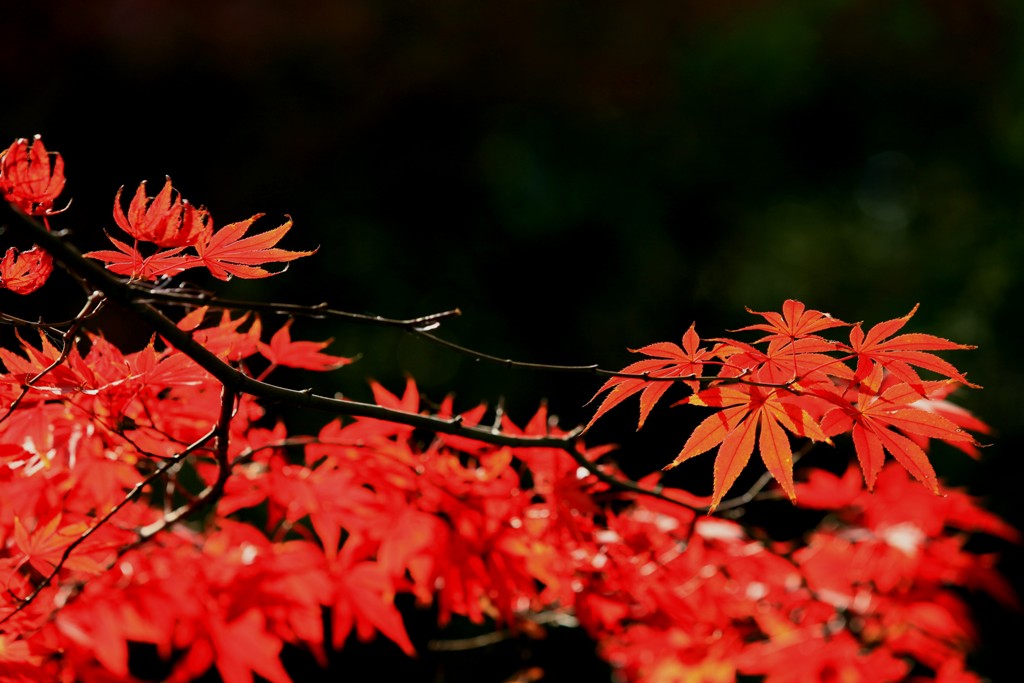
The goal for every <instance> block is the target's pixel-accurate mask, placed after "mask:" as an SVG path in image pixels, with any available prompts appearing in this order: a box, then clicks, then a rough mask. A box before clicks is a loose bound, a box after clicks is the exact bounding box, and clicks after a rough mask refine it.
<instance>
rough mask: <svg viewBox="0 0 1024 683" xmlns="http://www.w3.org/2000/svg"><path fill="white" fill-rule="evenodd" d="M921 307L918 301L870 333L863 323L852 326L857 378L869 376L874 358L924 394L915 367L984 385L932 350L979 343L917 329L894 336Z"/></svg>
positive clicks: (851, 340) (964, 381)
mask: <svg viewBox="0 0 1024 683" xmlns="http://www.w3.org/2000/svg"><path fill="white" fill-rule="evenodd" d="M917 309H918V306H917V305H915V306H914V307H913V308H912V309H911V310H910V312H909V313H907V314H906V315H905V316H902V317H900V318H894V319H892V320H887V321H885V322H881V323H878V324H877V325H875V326H874V327H872V328H871V329H870V330H868V331H867V333H866V334H865V333H864V331H863V330H862V329H861V326H860V323H858V324H856V325H854V326H853V329H851V330H850V346H849V347H848V348H849V349H850V351H852V352H853V353H854V354H855V355H856V358H857V371H856V374H855V376H854V380H857V381H859V380H862V379H863V378H864V377H866V376H867V375H868V374H869V373H870V372H871V371H872V367H873V364H872V361H874V363H878V364H880V365H882V366H883V367H884V368H885V369H886V370H888V371H889V372H891V373H893V374H894V375H896V376H897V377H899V378H900V379H901V380H903V381H904V382H906V383H907V384H909V385H910V386H912V387H914V389H915V390H917V392H918V393H919V394H922V395H923V394H924V384H923V383H922V381H921V378H920V377H919V376H918V374H917V372H916V371H915V370H914V367H919V368H923V369H925V370H930V371H932V372H934V373H936V374H939V375H942V376H944V377H948V378H950V379H954V380H956V381H957V382H959V383H961V384H963V385H965V386H968V387H972V388H974V389H978V388H980V387H979V386H978V385H977V384H972V383H971V382H969V381H967V377H965V376H964V375H963V374H961V372H960V371H959V370H957V369H956V368H955V367H954V366H953V365H952V364H951V363H950V362H949V361H946V360H943V359H942V358H939V357H938V356H936V355H935V354H934V353H929V352H930V351H955V350H960V349H973V348H975V347H973V346H969V345H966V344H957V343H956V342H951V341H949V340H948V339H943V338H942V337H936V336H934V335H930V334H921V333H916V332H915V333H908V334H901V335H897V336H895V337H893V336H892V335H894V334H896V333H897V332H898V331H900V330H901V329H903V326H904V325H906V324H907V321H909V320H910V318H911V317H913V315H914V313H916V312H917Z"/></svg>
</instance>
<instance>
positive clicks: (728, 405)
mask: <svg viewBox="0 0 1024 683" xmlns="http://www.w3.org/2000/svg"><path fill="white" fill-rule="evenodd" d="M798 398H799V397H797V396H796V395H795V394H793V393H792V392H790V391H787V390H785V389H781V388H771V389H769V388H764V387H759V386H752V385H738V384H734V385H725V386H717V387H711V388H710V389H705V390H704V391H701V392H698V393H696V394H694V395H693V396H689V397H687V398H685V399H683V400H682V401H680V403H686V404H689V405H699V406H709V407H714V408H723V410H721V411H719V412H717V413H715V414H713V415H711V416H709V417H707V418H705V419H704V421H703V422H701V423H700V425H698V426H697V428H696V429H695V430H694V431H693V433H692V434H691V435H690V438H689V439H687V441H686V444H685V445H684V446H683V450H682V451H681V452H680V453H679V455H678V456H676V458H675V460H673V461H672V462H671V463H670V464H669V465H668V466H667V467H666V469H671V468H673V467H676V466H677V465H679V464H680V463H682V462H684V461H686V460H689V459H690V458H692V457H693V456H695V455H700V454H701V453H704V452H706V451H709V450H711V449H712V448H714V447H715V446H719V445H720V447H719V450H718V455H717V456H716V458H715V483H714V492H713V495H712V499H711V509H712V510H714V509H715V508H716V507H718V504H719V503H720V502H721V500H722V497H723V496H724V495H725V493H726V492H727V491H728V490H729V488H730V487H731V486H732V484H733V482H735V481H736V478H737V477H738V476H739V474H740V472H742V471H743V469H744V467H746V465H747V461H748V460H749V459H750V455H751V453H752V452H753V449H754V437H755V433H756V432H757V431H758V428H760V439H759V440H758V450H759V452H760V454H761V459H762V460H763V461H764V463H765V465H766V466H767V468H768V471H769V472H770V473H771V475H772V477H773V478H775V480H776V481H778V482H779V484H780V485H781V486H782V488H783V490H784V491H785V492H786V495H788V496H789V498H790V499H791V500H792V499H795V497H796V490H795V489H794V487H793V452H792V449H791V447H790V444H789V437H788V436H786V433H785V431H783V427H784V428H785V429H786V430H788V431H789V432H791V433H793V434H795V435H797V436H801V437H805V438H809V439H812V440H814V441H826V442H827V441H829V438H828V436H827V435H826V434H825V433H824V432H823V431H822V430H821V428H820V427H819V426H818V423H817V422H816V421H815V420H814V418H813V417H812V416H811V415H810V413H808V411H807V410H805V409H804V408H802V407H800V406H799V405H798V403H797V401H798Z"/></svg>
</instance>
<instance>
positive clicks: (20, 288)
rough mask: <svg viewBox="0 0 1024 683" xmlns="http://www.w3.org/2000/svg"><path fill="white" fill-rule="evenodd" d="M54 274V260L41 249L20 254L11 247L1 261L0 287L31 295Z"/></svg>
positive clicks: (36, 248)
mask: <svg viewBox="0 0 1024 683" xmlns="http://www.w3.org/2000/svg"><path fill="white" fill-rule="evenodd" d="M52 272H53V259H52V258H50V254H49V253H48V252H45V251H43V250H42V249H40V248H39V247H32V248H31V249H29V250H28V251H23V252H20V253H19V252H18V250H17V249H15V248H14V247H11V248H10V249H8V250H7V254H6V255H5V256H4V257H3V259H0V287H4V288H5V289H9V290H11V291H12V292H14V293H15V294H31V293H32V292H34V291H36V290H37V289H39V288H40V287H42V286H43V285H44V284H46V280H47V279H48V278H49V277H50V273H52Z"/></svg>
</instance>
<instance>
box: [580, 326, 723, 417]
mask: <svg viewBox="0 0 1024 683" xmlns="http://www.w3.org/2000/svg"><path fill="white" fill-rule="evenodd" d="M630 350H631V351H632V352H633V353H642V354H644V355H645V356H651V358H648V359H644V360H640V361H637V362H635V363H631V364H629V365H627V366H626V367H624V368H623V369H622V370H621V372H622V374H624V375H648V376H650V377H659V378H675V377H680V378H685V377H697V376H699V375H700V374H701V369H702V367H703V365H704V362H705V361H706V360H707V359H708V358H710V357H711V355H712V354H711V352H710V351H708V350H706V349H702V348H700V337H699V336H698V335H697V332H696V330H695V329H694V325H690V328H689V329H688V330H687V331H686V333H685V334H684V335H683V345H682V346H677V345H676V344H673V343H671V342H658V343H655V344H648V345H647V346H644V347H642V348H639V349H630ZM684 382H685V384H687V385H688V386H689V387H690V389H691V390H693V391H697V389H698V383H697V382H696V381H694V380H690V381H686V380H684ZM673 384H674V382H672V381H668V380H666V379H660V380H659V379H646V378H641V377H612V378H611V379H609V380H608V381H607V382H605V383H604V385H603V386H602V387H601V388H600V389H598V390H597V393H596V394H594V398H597V397H598V396H599V395H601V394H602V393H604V392H605V391H609V390H610V392H609V393H608V395H607V396H605V397H604V400H603V401H601V405H600V406H599V407H598V409H597V412H595V413H594V416H593V417H592V418H590V422H588V423H587V426H586V429H590V427H591V425H593V424H594V422H596V421H597V419H598V418H599V417H601V416H602V415H604V414H605V413H607V412H608V411H609V410H611V409H612V408H614V407H615V406H617V405H618V404H620V403H622V402H623V401H625V400H626V399H627V398H629V397H630V396H632V395H633V394H636V393H638V392H643V393H641V394H640V419H639V422H638V423H637V429H640V428H641V427H643V426H644V422H645V421H646V420H647V417H648V416H649V415H650V413H651V410H652V409H653V408H654V406H655V404H657V402H658V401H659V400H661V398H662V397H663V396H664V395H665V392H666V391H668V389H669V387H671V386H672V385H673ZM594 398H592V399H590V400H591V401H592V400H594Z"/></svg>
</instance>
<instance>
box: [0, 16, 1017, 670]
mask: <svg viewBox="0 0 1024 683" xmlns="http://www.w3.org/2000/svg"><path fill="white" fill-rule="evenodd" d="M3 10H4V11H3V18H2V19H0V25H2V26H3V27H4V31H3V38H2V40H0V63H2V64H4V80H3V95H2V96H0V97H2V99H0V133H2V134H3V135H6V136H7V138H8V139H13V138H15V137H18V136H30V135H32V134H34V133H41V134H42V135H43V136H44V140H45V141H46V144H47V146H48V147H50V148H51V149H55V150H59V151H61V152H62V153H63V154H64V157H65V160H66V163H67V169H66V170H67V174H68V178H69V180H68V186H67V193H66V195H67V196H70V197H73V198H74V202H73V204H72V206H71V209H70V210H69V211H68V213H67V214H66V215H65V216H62V217H61V218H59V219H57V221H56V223H57V225H59V226H60V227H68V228H70V229H72V230H73V231H74V235H73V239H74V240H75V241H76V243H77V244H78V245H79V246H80V247H82V248H83V249H88V248H100V247H101V246H102V245H103V243H104V238H103V229H104V228H106V229H112V228H113V221H112V219H111V216H110V208H111V201H112V198H113V196H114V193H115V192H116V190H117V188H118V187H119V186H120V185H122V184H124V185H127V186H128V189H129V190H131V189H132V188H134V187H135V186H136V184H137V183H138V182H139V181H141V180H143V179H147V180H149V182H150V183H151V186H152V187H153V188H156V187H159V185H158V183H159V182H160V181H161V180H162V178H163V176H165V175H170V176H171V178H172V179H173V180H174V183H175V186H176V187H177V188H178V189H179V190H181V192H182V193H183V194H184V196H186V197H187V198H189V199H190V200H191V201H193V202H195V203H200V204H205V205H206V206H207V207H208V208H209V209H210V210H211V212H212V214H213V216H214V220H215V221H216V222H217V223H218V224H219V225H223V224H225V223H228V222H232V221H235V220H240V219H242V218H246V217H248V216H250V215H252V214H254V213H257V212H261V213H266V214H268V217H267V218H266V219H264V221H265V222H264V223H263V226H264V227H273V226H275V225H277V224H278V223H280V222H281V220H283V218H282V216H283V215H284V214H289V215H291V216H292V217H293V218H294V220H295V228H294V229H293V231H292V232H291V233H290V234H289V235H288V236H287V237H286V238H285V240H284V242H283V243H282V244H281V246H283V247H286V248H291V249H308V248H312V247H313V246H317V245H319V247H320V251H319V253H318V254H317V255H316V256H315V257H312V258H309V259H304V260H302V261H298V262H295V263H293V264H291V268H290V269H289V271H288V272H287V274H285V275H282V276H280V277H277V278H271V279H268V280H263V281H258V282H232V283H229V284H227V285H224V286H219V283H218V291H220V292H221V293H223V294H225V295H231V296H235V297H248V298H258V299H270V300H278V301H293V302H299V303H316V302H319V301H322V300H326V301H329V302H330V303H331V304H332V305H333V306H334V307H337V308H342V309H346V310H351V311H356V312H364V313H376V314H381V315H386V316H393V317H405V316H414V315H419V314H424V313H429V312H435V311H439V310H444V309H448V308H453V307H459V308H461V310H462V311H463V316H462V317H461V318H460V319H458V320H455V321H452V322H450V323H447V324H445V326H444V327H443V328H442V329H441V330H440V333H441V334H442V335H444V336H445V337H446V338H449V339H451V340H453V341H457V342H459V343H462V344H466V345H469V346H472V347H474V348H477V349H480V350H483V351H487V352H489V353H492V354H495V355H499V356H503V357H511V358H516V359H520V360H530V361H538V362H551V363H572V364H578V363H594V362H596V363H600V364H601V365H602V366H605V367H610V368H619V367H622V366H623V365H625V364H626V363H627V362H630V361H631V360H632V357H631V355H630V354H628V353H627V351H626V349H627V348H630V347H632V348H635V347H638V346H642V345H644V344H647V343H650V342H653V341H660V340H673V341H678V339H679V337H680V336H681V335H682V333H683V331H685V329H686V328H687V327H688V326H689V324H690V323H691V322H692V321H694V320H696V321H697V325H698V331H699V332H701V333H702V335H703V336H706V337H711V336H717V335H720V334H723V333H724V331H725V330H727V329H734V328H737V327H740V326H743V325H746V324H749V323H750V322H752V319H750V318H749V316H747V315H746V314H745V313H744V312H743V307H744V306H749V307H751V308H753V309H755V310H773V309H774V310H778V308H779V307H780V305H781V303H782V301H783V300H784V299H786V298H796V299H800V300H802V301H804V302H805V303H806V304H807V305H808V306H810V307H813V308H818V309H821V310H825V311H829V312H831V313H833V314H834V315H835V316H837V317H839V318H842V319H844V320H847V321H850V322H854V321H858V320H863V321H865V322H866V323H867V324H874V323H875V322H878V321H881V320H887V319H890V318H894V317H898V316H900V315H903V314H905V313H906V312H907V311H909V310H910V309H911V308H912V307H913V305H914V304H915V303H918V302H920V304H921V308H920V311H919V312H918V314H917V315H916V316H915V318H914V319H913V321H912V322H911V324H910V325H909V327H908V329H909V330H912V331H920V332H930V333H933V334H938V335H940V336H944V337H948V338H951V339H954V340H956V341H959V342H963V343H969V344H976V345H977V346H978V347H979V349H978V350H977V351H973V352H960V353H957V354H955V355H952V356H950V359H951V360H952V361H953V362H954V363H955V364H956V365H957V366H958V367H960V368H961V369H962V370H965V371H967V372H968V374H969V376H970V378H971V379H972V380H974V381H975V382H978V383H979V384H982V385H984V386H985V389H984V390H983V391H972V392H969V393H966V394H963V395H961V402H962V403H963V404H965V405H966V406H968V407H969V408H970V409H972V410H974V411H975V412H977V413H978V414H979V415H981V416H982V417H983V418H984V419H986V420H987V421H988V422H990V423H991V424H992V425H993V428H994V434H993V435H992V436H991V437H990V439H989V440H990V441H991V443H992V445H991V447H989V448H987V449H986V450H985V451H984V458H983V459H982V461H981V462H974V461H971V460H969V459H968V458H966V457H964V456H962V455H961V454H959V453H958V452H956V451H953V450H952V449H945V450H942V449H941V448H936V451H935V461H936V464H937V470H938V471H939V473H940V475H942V476H943V477H944V478H945V479H946V480H947V482H949V483H951V484H955V485H961V486H966V487H969V489H970V490H971V491H972V492H974V493H977V494H979V495H983V496H984V497H985V499H986V500H987V503H988V505H989V507H990V508H991V509H993V510H995V511H996V512H998V513H1000V514H1002V515H1004V516H1006V517H1007V518H1008V519H1010V520H1011V521H1012V522H1013V523H1014V524H1016V525H1017V526H1018V527H1021V526H1022V520H1024V506H1022V504H1021V501H1022V499H1024V496H1022V495H1021V493H1020V488H1021V480H1022V474H1024V468H1022V465H1021V449H1022V447H1024V416H1022V408H1021V405H1022V402H1021V400H1020V394H1019V393H1018V391H1019V390H1020V389H1021V387H1022V386H1024V362H1022V361H1021V350H1020V348H1021V329H1022V326H1021V324H1020V319H1021V316H1022V315H1024V306H1022V303H1021V298H1022V295H1024V278H1022V276H1021V265H1020V264H1021V259H1022V257H1024V231H1022V221H1024V210H1022V209H1024V202H1022V192H1021V190H1022V189H1024V108H1022V105H1024V40H1022V35H1021V28H1022V23H1024V4H1022V3H1020V2H1016V1H1015V0H976V1H975V2H971V3H965V2H962V1H960V0H862V1H841V0H817V1H813V2H812V1H810V0H807V1H791V2H783V1H776V2H769V1H763V0H762V1H754V0H740V1H737V2H731V3H713V2H706V1H705V2H700V1H695V0H686V1H683V0H677V1H675V2H665V1H656V0H632V1H631V2H613V1H610V0H591V1H590V2H586V3H583V2H564V1H558V0H544V1H540V0H520V1H519V2H515V3H510V2H506V3H502V2H492V3H485V2H479V1H478V0H477V1H472V0H430V1H424V0H387V1H384V0H378V1H371V0H338V1H334V2H332V1H330V0H305V1H296V2H289V3H282V2H271V1H270V0H265V1H258V0H248V1H241V0H238V1H233V2H231V1H224V2H208V1H200V0H135V1H129V0H120V1H114V0H95V1H93V2H88V3H83V2H74V1H73V0H64V1H49V2H47V1H40V2H32V3H28V2H21V3H10V2H8V3H4V7H3ZM5 144H6V143H5ZM257 226H259V224H257ZM201 282H202V283H203V284H210V285H212V284H213V281H202V280H201ZM63 286H64V287H72V286H73V285H71V284H70V283H67V282H65V284H64V285H63ZM68 291H73V290H68ZM63 294H64V291H63V289H62V286H61V285H60V284H56V285H50V287H49V288H48V289H44V290H43V292H42V293H40V294H37V295H35V296H33V297H29V298H28V299H24V300H15V299H14V297H13V296H11V295H8V294H6V293H0V305H2V306H3V307H4V309H5V310H8V311H10V312H22V313H24V312H38V311H40V310H46V311H50V310H54V311H56V310H61V311H65V312H70V313H72V314H73V313H74V311H75V310H77V309H76V306H77V305H79V302H78V301H77V300H72V299H71V298H70V297H67V296H63ZM104 324H105V325H107V326H108V329H109V330H111V332H110V335H111V336H114V337H118V335H123V338H124V339H131V338H139V339H141V338H143V337H142V336H140V335H144V332H143V331H138V330H131V329H127V328H125V325H123V324H122V323H121V321H120V320H118V319H117V318H116V317H111V318H110V319H108V320H106V321H104ZM293 332H294V333H295V334H296V335H300V336H305V337H307V338H312V339H323V338H327V337H334V338H335V344H334V345H333V346H332V349H333V350H334V351H335V352H337V353H342V354H347V355H355V354H362V356H361V360H360V361H359V363H357V364H354V365H352V366H349V367H347V368H345V369H344V370H342V371H340V372H339V373H337V375H336V376H333V377H331V378H330V384H325V382H326V380H325V379H323V378H317V377H309V376H296V377H294V378H288V379H289V380H291V379H294V381H296V382H299V383H302V382H304V383H306V384H309V383H315V382H319V383H320V384H317V386H318V388H322V389H329V390H330V391H335V390H341V391H343V392H344V393H345V394H347V395H351V396H354V397H357V398H366V397H368V396H369V393H368V391H367V390H366V385H365V381H366V378H367V377H373V378H376V379H379V380H380V381H382V382H384V383H385V384H387V385H388V386H389V387H391V388H393V389H394V390H398V389H399V388H400V385H401V383H402V381H403V377H404V375H405V374H406V373H411V374H412V375H413V376H415V377H416V379H417V381H418V383H419V384H420V386H421V387H422V389H423V390H424V392H425V393H426V394H428V395H430V396H431V397H433V398H434V399H436V400H439V399H440V398H442V397H443V396H444V394H445V393H447V392H449V391H455V392H456V393H457V396H458V399H459V400H458V404H457V405H459V406H460V407H470V406H472V405H475V404H476V403H478V402H481V401H486V402H488V403H489V404H490V405H495V404H496V403H497V402H498V401H503V402H504V405H505V408H506V409H507V411H508V412H509V413H510V414H511V416H512V417H513V419H514V420H516V421H518V422H524V421H525V420H526V419H528V418H529V416H530V415H531V414H532V412H533V411H534V410H535V409H536V406H537V405H538V402H539V400H540V399H541V398H547V399H548V401H549V405H550V406H551V409H552V411H553V412H555V413H557V414H558V415H559V416H561V418H562V424H563V425H564V426H566V427H571V426H573V425H575V424H578V423H580V422H581V421H585V420H586V419H587V418H588V417H589V414H590V411H591V410H592V407H589V408H588V407H584V406H583V404H584V402H585V401H586V400H587V399H589V398H590V396H591V395H592V394H593V392H594V391H595V390H596V389H597V387H598V386H599V385H600V381H599V380H598V379H597V378H595V377H590V376H574V375H558V374H555V375H552V374H544V373H538V372H530V371H525V370H515V369H508V368H504V367H499V366H488V365H486V364H483V363H476V362H473V361H472V360H470V359H468V358H464V357H460V356H458V355H456V354H453V353H451V352H450V351H447V350H444V349H440V348H437V347H434V346H431V345H429V344H427V343H425V342H423V341H421V340H417V339H414V338H412V337H409V336H407V335H403V334H401V333H396V332H393V331H390V330H381V329H374V328H366V327H357V326H351V325H341V324H337V323H331V324H327V323H317V322H312V321H307V322H299V323H297V324H296V325H295V327H294V328H293ZM303 419H309V417H308V416H299V420H300V421H301V420H303ZM686 419H688V418H687V417H686V416H684V415H683V411H681V409H678V408H677V409H673V410H671V411H670V410H668V409H664V410H663V411H662V412H661V413H660V414H656V416H655V418H654V419H652V425H651V427H648V428H646V429H645V434H642V435H639V436H634V435H633V428H634V426H635V424H634V421H635V405H634V404H631V405H629V406H628V407H623V408H619V409H617V410H616V411H615V412H613V413H612V414H611V415H609V417H608V419H607V421H606V422H605V423H603V424H602V425H600V428H599V429H595V430H594V436H593V437H592V438H593V439H594V440H615V441H616V442H618V443H620V444H622V452H621V458H622V461H623V462H624V465H625V466H626V467H627V469H630V471H631V472H634V473H637V474H639V473H642V472H646V471H649V470H651V469H654V468H656V467H658V466H660V465H661V464H664V463H665V462H667V461H668V460H669V459H671V458H672V457H673V456H674V455H675V453H676V452H678V449H679V448H680V446H681V445H682V442H683V440H684V438H685V431H684V428H685V425H686V422H685V420H686ZM310 424H311V425H312V424H315V422H314V421H311V422H310ZM681 425H682V426H681ZM310 428H314V427H310ZM700 467H702V465H696V466H695V469H694V470H692V472H693V473H694V474H693V479H692V481H693V484H692V486H691V488H693V489H694V490H698V491H701V492H707V489H709V488H710V479H709V478H707V477H706V471H705V470H700ZM680 476H681V477H684V478H685V477H686V476H687V475H686V474H685V473H684V474H681V475H680ZM698 477H699V478H698ZM689 481H690V480H687V481H683V480H680V481H679V483H680V484H681V485H686V486H690V484H689ZM992 549H1003V546H996V545H993V547H992ZM1003 568H1004V571H1006V572H1007V573H1008V574H1009V575H1010V576H1011V578H1012V579H1013V580H1014V581H1015V582H1016V583H1017V585H1018V586H1020V585H1021V581H1020V578H1021V575H1022V574H1024V563H1022V562H1021V553H1020V550H1019V549H1011V550H1009V551H1008V552H1007V558H1006V560H1005V561H1004V563H1003ZM977 602H978V605H977V609H978V610H979V614H980V615H981V619H982V634H983V649H982V651H981V652H980V653H979V654H978V656H977V657H976V658H975V660H974V661H975V663H976V665H977V667H978V669H979V670H980V671H982V672H983V673H987V674H988V675H989V676H991V677H992V678H993V679H994V680H996V681H998V680H1000V673H999V672H1001V671H1002V670H1003V668H1002V667H1005V666H1009V665H1010V664H1011V663H1012V662H1011V659H1012V658H1013V657H1014V656H1016V654H1017V653H1016V650H1015V648H1018V647H1019V645H1018V641H1019V634H1020V633H1021V632H1022V629H1024V623H1022V619H1021V618H1020V615H1019V614H1014V613H1010V612H1004V611H1003V610H1001V609H1000V608H999V607H998V606H996V605H993V604H991V601H987V599H984V598H982V599H980V600H978V601H977Z"/></svg>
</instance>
